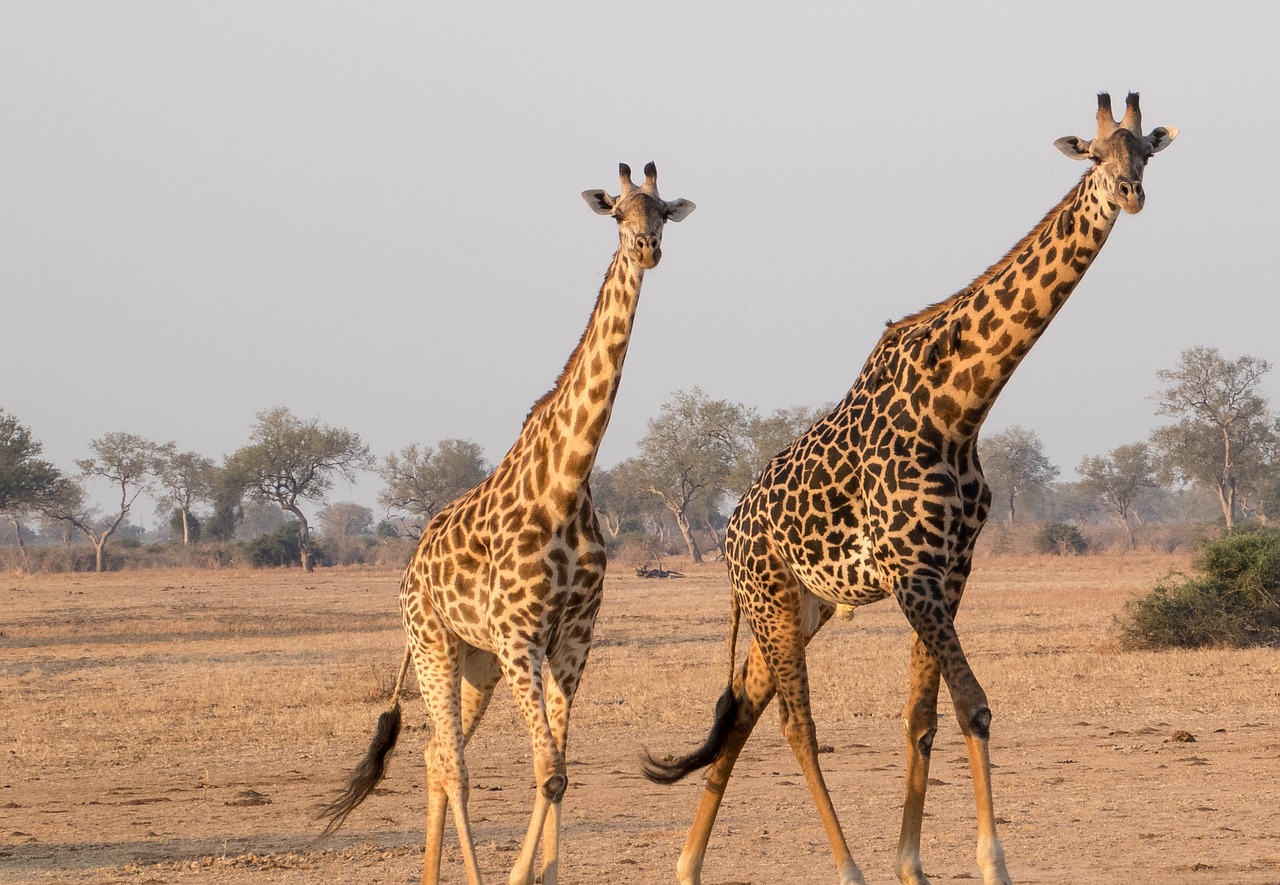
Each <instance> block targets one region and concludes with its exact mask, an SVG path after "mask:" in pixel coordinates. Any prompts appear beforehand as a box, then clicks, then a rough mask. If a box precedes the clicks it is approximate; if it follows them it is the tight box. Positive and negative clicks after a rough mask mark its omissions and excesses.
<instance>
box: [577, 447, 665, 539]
mask: <svg viewBox="0 0 1280 885" xmlns="http://www.w3.org/2000/svg"><path fill="white" fill-rule="evenodd" d="M649 485H650V482H649V476H648V474H647V473H646V472H645V470H644V465H643V463H642V462H641V461H640V459H639V458H628V459H627V460H625V461H620V462H619V463H617V464H615V465H614V466H613V467H611V468H609V469H608V470H604V469H602V468H600V467H598V466H597V467H596V469H595V470H594V471H592V473H591V503H592V505H593V506H594V507H595V509H596V517H597V518H598V519H599V521H600V525H601V526H602V527H603V528H604V530H605V533H606V534H608V536H609V537H610V538H617V537H618V535H620V534H622V532H624V531H628V530H636V529H639V528H640V527H641V526H642V524H643V523H644V521H645V519H646V518H647V517H648V516H649V515H650V514H651V513H652V512H653V508H654V507H655V506H656V507H661V506H662V505H661V504H660V503H658V502H657V501H656V499H655V498H654V496H653V493H651V492H650V491H649Z"/></svg>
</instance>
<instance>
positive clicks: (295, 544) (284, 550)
mask: <svg viewBox="0 0 1280 885" xmlns="http://www.w3.org/2000/svg"><path fill="white" fill-rule="evenodd" d="M301 543H302V542H301V541H300V540H299V538H298V524H297V523H296V522H290V523H286V524H285V525H282V526H280V528H278V529H276V530H275V531H274V532H271V533H269V534H266V535H259V536H258V537H256V538H254V539H253V540H251V541H245V542H244V543H243V544H242V545H241V546H242V547H243V549H244V553H245V556H246V557H248V559H249V565H251V566H253V567H254V568H273V567H278V566H295V565H297V566H300V565H302V548H301ZM311 560H312V562H314V563H315V564H316V565H317V566H321V565H325V564H326V562H325V558H324V551H323V550H321V549H320V548H319V547H317V546H316V545H315V544H311Z"/></svg>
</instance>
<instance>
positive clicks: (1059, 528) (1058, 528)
mask: <svg viewBox="0 0 1280 885" xmlns="http://www.w3.org/2000/svg"><path fill="white" fill-rule="evenodd" d="M1088 550H1089V542H1088V541H1086V540H1085V537H1084V535H1082V534H1080V530H1079V529H1078V528H1076V527H1075V526H1073V525H1071V524H1070V523H1066V522H1046V523H1043V524H1042V525H1041V526H1040V531H1038V532H1036V552H1038V553H1047V554H1051V555H1053V556H1066V555H1068V554H1076V555H1077V556H1078V555H1080V554H1082V553H1086V552H1088Z"/></svg>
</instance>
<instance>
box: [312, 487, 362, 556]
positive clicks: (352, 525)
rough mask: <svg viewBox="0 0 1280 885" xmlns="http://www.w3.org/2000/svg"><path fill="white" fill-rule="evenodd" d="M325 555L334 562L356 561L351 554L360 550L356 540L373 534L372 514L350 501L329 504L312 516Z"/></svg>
mask: <svg viewBox="0 0 1280 885" xmlns="http://www.w3.org/2000/svg"><path fill="white" fill-rule="evenodd" d="M316 519H317V520H318V521H319V522H320V531H321V532H322V533H323V534H324V539H325V544H326V548H327V552H329V553H330V554H331V557H330V558H331V560H332V561H333V562H334V563H341V564H346V563H349V562H353V561H355V562H359V561H360V560H359V559H357V558H353V555H352V554H353V553H356V554H359V553H361V551H362V550H363V548H362V547H361V545H360V542H359V540H358V539H360V538H362V537H369V536H371V535H372V534H373V511H372V510H371V509H369V508H368V507H362V506H361V505H359V504H357V503H355V502H354V501H338V502H337V503H334V504H330V505H329V506H328V507H326V508H324V509H323V510H321V511H320V513H319V514H318V515H317V516H316Z"/></svg>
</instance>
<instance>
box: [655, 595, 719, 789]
mask: <svg viewBox="0 0 1280 885" xmlns="http://www.w3.org/2000/svg"><path fill="white" fill-rule="evenodd" d="M729 610H730V616H729V684H728V685H727V686H726V687H725V690H724V693H723V694H721V695H720V699H719V700H717V701H716V711H715V714H714V715H713V717H712V722H711V733H710V734H708V735H707V739H706V740H705V741H703V742H702V746H700V747H698V748H697V749H696V750H694V751H693V752H692V753H689V754H688V755H686V756H678V757H676V758H673V759H666V760H664V761H661V762H660V761H658V760H657V759H654V758H653V756H651V755H650V754H649V751H648V750H645V751H644V753H643V757H642V760H641V764H640V772H641V774H643V775H644V776H645V777H646V778H648V779H649V780H651V781H653V782H654V783H655V784H674V783H675V782H676V781H678V780H680V779H681V778H682V777H684V776H685V775H687V774H689V773H690V772H693V771H697V770H698V769H699V768H705V767H706V766H708V765H710V764H711V763H712V762H715V761H716V758H717V757H718V756H719V755H720V752H721V751H722V750H723V749H724V746H725V743H726V742H727V741H728V739H729V732H730V731H731V730H732V729H733V723H734V721H735V720H736V719H737V718H738V698H737V696H736V695H735V694H734V693H733V669H734V661H735V659H736V658H737V646H738V622H739V620H740V616H741V613H740V612H739V610H738V597H737V594H732V595H731V596H730V602H729Z"/></svg>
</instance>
